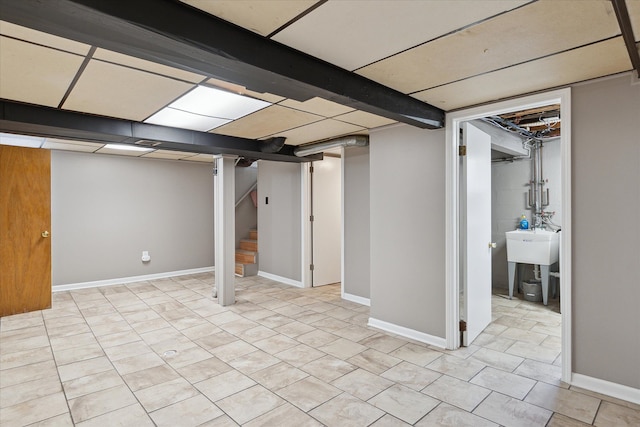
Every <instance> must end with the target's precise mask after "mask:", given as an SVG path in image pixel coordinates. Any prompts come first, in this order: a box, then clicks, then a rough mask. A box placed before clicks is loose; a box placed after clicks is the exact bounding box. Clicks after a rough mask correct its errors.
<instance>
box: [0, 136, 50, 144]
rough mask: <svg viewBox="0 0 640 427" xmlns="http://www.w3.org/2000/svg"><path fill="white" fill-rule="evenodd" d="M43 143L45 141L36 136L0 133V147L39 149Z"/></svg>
mask: <svg viewBox="0 0 640 427" xmlns="http://www.w3.org/2000/svg"><path fill="white" fill-rule="evenodd" d="M44 142H45V139H44V138H42V137H38V136H31V135H18V134H13V133H0V145H13V146H14V147H26V148H41V147H42V145H43V144H44Z"/></svg>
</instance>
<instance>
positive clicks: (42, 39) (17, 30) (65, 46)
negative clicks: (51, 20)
mask: <svg viewBox="0 0 640 427" xmlns="http://www.w3.org/2000/svg"><path fill="white" fill-rule="evenodd" d="M0 34H2V35H5V36H9V37H13V38H16V39H19V40H24V41H27V42H30V43H34V44H38V45H42V46H46V47H52V48H55V49H59V50H64V51H66V52H71V53H76V54H78V55H86V54H87V53H88V52H89V49H91V46H89V45H88V44H84V43H79V42H76V41H73V40H69V39H65V38H62V37H58V36H54V35H52V34H47V33H43V32H42V31H36V30H32V29H31V28H25V27H21V26H19V25H15V24H12V23H11V22H6V21H1V20H0Z"/></svg>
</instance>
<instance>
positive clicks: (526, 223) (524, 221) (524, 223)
mask: <svg viewBox="0 0 640 427" xmlns="http://www.w3.org/2000/svg"><path fill="white" fill-rule="evenodd" d="M520 229H521V230H528V229H529V221H527V217H526V216H525V215H524V214H522V216H521V217H520Z"/></svg>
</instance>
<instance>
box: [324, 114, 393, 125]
mask: <svg viewBox="0 0 640 427" xmlns="http://www.w3.org/2000/svg"><path fill="white" fill-rule="evenodd" d="M334 119H336V120H340V121H342V122H347V123H351V124H354V125H358V126H362V127H365V128H367V129H373V128H377V127H380V126H386V125H390V124H392V123H395V122H396V121H395V120H391V119H388V118H386V117H380V116H377V115H375V114H371V113H368V112H366V111H360V110H358V111H353V112H351V113H347V114H343V115H341V116H336V117H334Z"/></svg>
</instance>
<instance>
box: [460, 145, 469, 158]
mask: <svg viewBox="0 0 640 427" xmlns="http://www.w3.org/2000/svg"><path fill="white" fill-rule="evenodd" d="M458 155H459V156H466V155H467V146H466V145H459V146H458Z"/></svg>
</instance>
